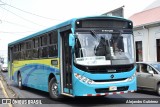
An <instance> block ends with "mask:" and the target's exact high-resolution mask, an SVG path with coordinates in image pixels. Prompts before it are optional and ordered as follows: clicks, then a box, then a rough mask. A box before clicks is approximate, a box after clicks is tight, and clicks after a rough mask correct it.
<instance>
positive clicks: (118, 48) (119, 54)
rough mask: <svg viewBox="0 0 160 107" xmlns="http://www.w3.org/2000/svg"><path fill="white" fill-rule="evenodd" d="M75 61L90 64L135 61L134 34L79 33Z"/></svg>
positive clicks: (129, 62)
mask: <svg viewBox="0 0 160 107" xmlns="http://www.w3.org/2000/svg"><path fill="white" fill-rule="evenodd" d="M74 62H75V63H76V64H80V65H89V66H94V65H119V64H122V65H124V64H131V63H134V51H133V35H132V34H121V33H105V34H104V33H97V34H96V35H95V34H92V33H77V38H76V45H75V58H74Z"/></svg>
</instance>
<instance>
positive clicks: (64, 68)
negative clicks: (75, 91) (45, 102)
mask: <svg viewBox="0 0 160 107" xmlns="http://www.w3.org/2000/svg"><path fill="white" fill-rule="evenodd" d="M69 33H71V30H67V31H64V32H61V33H60V35H61V41H60V43H61V51H60V55H61V58H60V59H61V92H62V94H68V95H72V63H71V62H72V55H71V47H70V46H69Z"/></svg>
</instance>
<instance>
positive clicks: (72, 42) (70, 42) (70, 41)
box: [69, 33, 75, 47]
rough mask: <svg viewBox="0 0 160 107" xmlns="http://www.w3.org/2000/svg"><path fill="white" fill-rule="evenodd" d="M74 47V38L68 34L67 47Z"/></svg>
mask: <svg viewBox="0 0 160 107" xmlns="http://www.w3.org/2000/svg"><path fill="white" fill-rule="evenodd" d="M74 45H75V37H74V35H73V34H71V33H70V34H69V46H72V47H74Z"/></svg>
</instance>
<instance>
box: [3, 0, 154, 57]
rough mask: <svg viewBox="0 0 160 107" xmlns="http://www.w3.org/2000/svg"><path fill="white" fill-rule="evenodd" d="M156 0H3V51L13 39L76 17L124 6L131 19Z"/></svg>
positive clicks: (125, 14) (125, 12) (127, 16)
mask: <svg viewBox="0 0 160 107" xmlns="http://www.w3.org/2000/svg"><path fill="white" fill-rule="evenodd" d="M154 1H155V0H139V2H137V0H136V1H135V0H0V52H2V51H1V50H7V45H8V43H10V42H13V41H15V40H17V39H20V38H22V37H25V36H27V35H30V34H33V33H35V32H38V31H40V30H43V29H46V28H48V27H50V26H54V25H56V24H58V23H61V22H63V21H65V20H68V19H71V18H74V17H84V16H92V15H101V14H103V13H106V12H108V11H111V10H114V9H116V8H119V7H121V6H123V5H124V6H125V7H124V17H125V18H129V17H130V16H131V15H133V14H135V13H137V12H140V11H143V10H144V9H145V8H146V7H147V6H148V5H150V4H151V3H153V2H154ZM1 54H2V53H0V55H1Z"/></svg>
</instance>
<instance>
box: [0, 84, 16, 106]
mask: <svg viewBox="0 0 160 107" xmlns="http://www.w3.org/2000/svg"><path fill="white" fill-rule="evenodd" d="M0 85H1V88H2V91H3V93H4V96H5V98H9V96H8V94H7V92H6V90H5V88H4V86H3V84H2V81H0ZM8 106H9V107H13V106H12V104H8Z"/></svg>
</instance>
